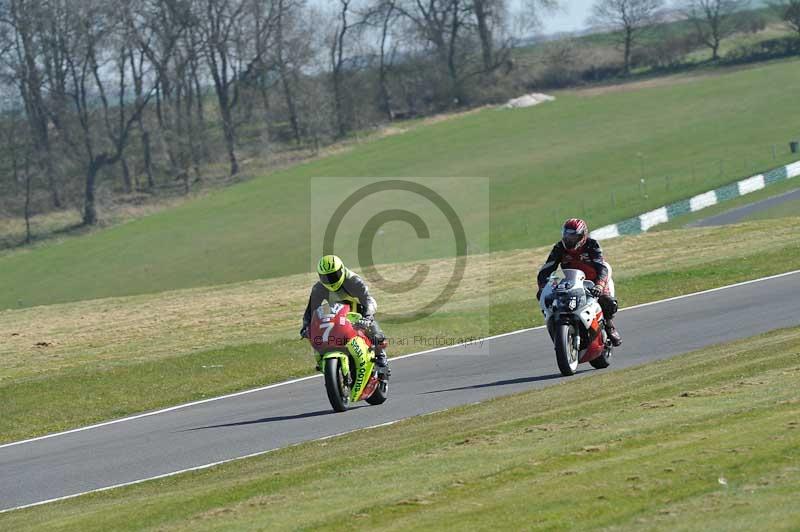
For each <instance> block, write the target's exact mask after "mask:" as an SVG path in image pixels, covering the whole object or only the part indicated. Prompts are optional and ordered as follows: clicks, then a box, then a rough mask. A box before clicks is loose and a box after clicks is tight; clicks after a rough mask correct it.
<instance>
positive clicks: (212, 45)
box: [199, 0, 246, 176]
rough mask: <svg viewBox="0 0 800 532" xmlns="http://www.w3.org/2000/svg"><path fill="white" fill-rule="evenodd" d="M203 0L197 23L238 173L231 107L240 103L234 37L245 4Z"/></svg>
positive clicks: (233, 168) (230, 156) (240, 68)
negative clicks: (198, 22)
mask: <svg viewBox="0 0 800 532" xmlns="http://www.w3.org/2000/svg"><path fill="white" fill-rule="evenodd" d="M204 4H205V6H204V10H203V13H202V15H201V16H199V20H200V21H201V22H200V26H199V27H200V32H201V36H202V42H203V45H204V53H205V58H206V62H207V65H208V69H209V71H210V73H211V78H212V80H213V82H214V92H215V94H216V95H217V105H218V107H219V114H220V118H221V119H222V133H223V136H224V137H225V148H226V150H227V152H228V160H229V162H230V174H231V175H232V176H233V175H236V174H238V173H239V162H238V160H237V159H236V124H235V123H234V120H233V110H234V108H235V107H236V105H237V104H238V103H239V85H238V79H239V76H240V75H241V74H242V72H243V70H244V68H243V66H244V65H243V64H244V58H243V57H241V55H239V54H237V52H238V51H239V50H238V49H237V41H239V42H240V39H241V35H240V32H241V29H242V25H243V24H244V21H243V18H244V14H245V13H246V12H245V5H246V4H245V2H244V0H205V2H204Z"/></svg>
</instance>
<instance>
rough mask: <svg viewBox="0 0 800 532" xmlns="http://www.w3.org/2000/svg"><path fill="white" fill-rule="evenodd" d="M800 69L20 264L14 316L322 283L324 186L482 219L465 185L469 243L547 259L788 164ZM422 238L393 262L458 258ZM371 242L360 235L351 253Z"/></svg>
mask: <svg viewBox="0 0 800 532" xmlns="http://www.w3.org/2000/svg"><path fill="white" fill-rule="evenodd" d="M798 64H800V63H799V62H798V61H796V60H795V61H782V62H774V63H769V64H764V65H759V66H757V67H753V68H746V69H735V70H726V71H721V73H713V74H703V75H699V76H676V77H674V78H669V79H662V80H658V82H657V83H653V84H652V86H651V85H648V84H646V83H645V84H644V85H643V86H637V85H632V86H625V87H622V88H619V90H617V89H615V88H603V89H592V90H587V91H567V92H561V93H558V94H557V96H558V100H557V101H555V102H552V103H548V104H546V105H543V106H540V107H535V108H531V109H525V110H515V111H499V110H495V109H485V110H483V111H480V112H476V113H469V114H467V115H465V116H462V117H458V118H454V119H451V120H446V121H442V122H440V123H436V124H434V125H429V126H425V127H417V128H413V129H412V130H410V131H408V132H406V133H404V134H401V135H395V136H389V137H385V138H382V139H379V140H374V141H370V142H367V143H364V144H361V145H358V146H356V147H354V148H352V149H350V150H349V151H345V152H343V153H340V154H337V155H333V156H330V157H327V158H325V159H322V160H319V161H316V162H313V163H309V164H304V165H301V166H297V167H295V168H292V169H289V170H286V171H282V172H278V173H274V174H271V175H267V176H264V177H262V178H259V179H255V180H253V181H250V182H247V183H244V184H241V185H238V186H234V187H231V188H229V189H226V190H224V191H220V192H218V193H214V194H211V195H209V196H207V197H203V198H200V199H197V200H195V201H192V202H189V203H187V204H185V205H183V206H180V207H177V208H175V209H170V210H168V211H165V212H161V213H158V214H154V215H152V216H149V217H146V218H143V219H139V220H136V221H132V222H129V223H125V224H122V225H120V226H116V227H113V228H110V229H107V230H103V231H98V232H95V233H92V234H89V235H86V236H81V237H75V238H66V239H64V240H63V241H61V242H57V243H53V244H44V245H39V246H36V247H34V248H31V249H26V250H21V251H13V252H6V253H4V254H2V256H0V271H2V276H0V308H14V307H30V306H34V305H43V304H50V303H58V302H67V301H76V300H85V299H95V298H101V297H108V296H121V295H131V294H144V293H155V292H161V291H164V290H171V289H179V288H189V287H198V286H210V285H218V284H222V283H234V282H240V281H246V280H252V279H261V278H270V277H279V276H282V275H287V274H292V273H299V272H305V271H308V270H309V268H310V265H311V259H310V257H309V245H308V242H309V238H310V235H311V233H312V230H313V231H315V232H317V233H318V232H320V231H322V228H320V227H313V228H312V227H310V221H309V220H310V218H311V216H310V212H309V205H310V203H311V198H310V197H309V196H310V190H311V185H310V180H311V178H314V177H321V176H334V177H342V178H344V177H354V176H368V177H389V176H419V177H433V176H444V177H447V176H456V177H455V178H451V180H450V181H448V182H446V183H445V186H446V187H447V188H448V189H449V190H448V194H449V196H448V197H449V198H455V199H456V200H457V201H461V202H463V203H465V204H466V205H467V206H469V202H470V201H472V199H473V197H474V196H473V194H472V191H471V190H469V189H468V188H466V187H459V186H458V184H457V183H456V181H455V180H456V179H457V178H458V177H465V176H476V177H485V178H488V179H489V180H490V191H489V192H490V201H489V205H488V212H487V207H486V206H485V203H479V204H476V205H475V206H474V208H472V209H467V212H468V214H467V215H466V216H464V220H463V221H464V224H465V227H466V229H467V232H468V233H470V232H472V233H478V234H475V235H474V236H475V238H478V239H479V240H486V239H488V240H489V244H488V245H489V248H490V249H491V250H493V251H498V250H509V249H518V248H523V247H529V246H535V245H542V244H545V243H546V242H548V241H551V240H553V239H554V238H555V236H556V234H557V231H558V225H559V223H560V222H561V221H562V220H563V218H565V217H567V216H571V215H580V216H585V217H586V218H588V220H589V221H590V223H591V224H592V225H593V226H595V227H597V226H600V225H603V224H606V223H612V222H615V221H618V220H621V219H624V218H626V217H629V216H632V215H636V214H638V213H640V212H643V211H645V210H648V209H650V208H653V207H657V206H660V205H663V204H664V203H666V202H669V201H672V200H676V199H679V198H683V197H686V196H689V195H692V194H695V193H698V192H702V191H705V190H707V189H709V188H713V187H715V186H717V185H720V184H722V183H726V182H730V181H733V180H735V179H738V178H741V177H743V176H746V175H750V174H751V173H753V172H754V171H756V170H759V171H760V170H764V169H766V168H769V167H772V166H776V165H778V164H781V163H783V162H786V161H788V160H789V155H788V154H787V153H786V150H785V149H784V150H783V151H782V152H781V153H780V156H779V158H778V160H773V158H772V154H771V150H770V147H771V145H772V144H777V145H779V146H785V144H786V142H787V141H788V140H789V139H791V138H793V137H794V136H795V135H796V128H795V124H796V122H797V119H798V117H800V110H798V109H797V107H796V106H794V105H791V102H790V99H789V98H790V95H791V94H792V93H793V92H792V91H793V90H794V89H796V88H797V87H798V86H800V69H798V68H797V67H798ZM637 87H638V88H637ZM720 160H722V161H724V164H723V165H722V167H720V164H719V161H720ZM641 168H644V169H645V170H644V175H645V178H646V182H647V185H646V187H647V188H646V191H645V192H646V194H647V198H646V199H645V198H644V197H643V196H642V191H641V190H640V187H639V179H640V175H641V173H642V170H641ZM667 176H669V177H670V179H669V180H667V179H665V178H666V177H667ZM332 186H334V187H335V186H336V185H332ZM612 190H613V191H614V197H613V198H612V197H611V191H612ZM477 197H481V198H482V197H483V196H482V195H480V194H479V195H477ZM314 199H315V200H320V198H319V197H315V198H314ZM322 201H324V198H323V199H322ZM481 201H483V200H481ZM487 219H488V221H489V222H490V224H489V227H490V233H489V234H487V232H486V230H485V228H486V226H487ZM407 229H408V228H407V227H395V228H392V229H391V230H389V231H388V232H389V234H390V235H391V236H393V237H395V238H393V239H391V240H390V242H391V245H387V246H384V248H383V252H384V255H383V256H382V257H381V259H382V262H398V261H405V260H417V259H423V258H427V257H430V256H433V255H436V254H439V255H440V256H442V255H445V256H446V255H447V254H451V253H452V250H449V249H438V250H433V251H432V250H429V249H420V247H419V245H418V244H419V240H418V239H416V237H413V235H412V234H409V231H408V230H407ZM359 230H360V227H356V224H354V225H353V227H349V228H347V229H346V231H345V232H344V233H343V238H345V239H347V237H348V235H349V236H351V237H353V238H354V237H355V235H357V233H358V231H359ZM347 231H350V232H349V233H348V232H347ZM481 251H485V249H484V250H481ZM314 254H316V251H315V252H314ZM347 258H348V259H350V258H352V257H347ZM351 262H352V261H351Z"/></svg>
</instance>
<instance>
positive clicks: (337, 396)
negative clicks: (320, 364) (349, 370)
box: [325, 358, 350, 412]
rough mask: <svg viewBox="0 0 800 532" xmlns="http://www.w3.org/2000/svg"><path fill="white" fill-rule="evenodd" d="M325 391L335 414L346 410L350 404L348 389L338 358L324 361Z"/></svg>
mask: <svg viewBox="0 0 800 532" xmlns="http://www.w3.org/2000/svg"><path fill="white" fill-rule="evenodd" d="M325 390H326V391H327V392H328V401H329V402H330V403H331V407H333V409H334V410H335V411H336V412H344V411H345V410H347V407H348V406H349V404H350V388H349V386H347V377H345V376H344V374H343V373H342V364H341V362H340V361H339V359H338V358H328V359H325Z"/></svg>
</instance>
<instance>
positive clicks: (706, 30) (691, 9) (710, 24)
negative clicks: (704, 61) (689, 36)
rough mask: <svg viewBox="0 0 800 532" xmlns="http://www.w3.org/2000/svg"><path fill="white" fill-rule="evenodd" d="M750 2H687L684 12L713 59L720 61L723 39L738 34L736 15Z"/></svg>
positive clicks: (721, 0) (710, 0)
mask: <svg viewBox="0 0 800 532" xmlns="http://www.w3.org/2000/svg"><path fill="white" fill-rule="evenodd" d="M749 4H750V2H749V0H685V2H684V4H683V11H684V12H685V13H686V17H687V18H688V20H689V21H691V23H692V26H693V27H694V30H695V34H696V35H697V39H698V40H699V41H700V42H702V43H703V44H705V45H706V46H707V47H709V48H710V49H711V59H712V60H713V61H716V60H717V59H719V45H720V43H721V42H722V39H724V38H726V37H728V36H730V35H732V34H733V33H735V32H736V30H737V29H738V28H737V24H736V17H735V15H736V13H737V12H739V11H742V10H743V9H745V8H747V7H748V5H749Z"/></svg>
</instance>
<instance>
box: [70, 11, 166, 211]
mask: <svg viewBox="0 0 800 532" xmlns="http://www.w3.org/2000/svg"><path fill="white" fill-rule="evenodd" d="M112 7H113V6H108V5H106V4H103V3H102V0H94V1H92V0H85V1H84V2H82V3H81V4H80V5H79V6H78V7H75V8H73V9H72V10H70V11H69V12H67V13H65V19H64V20H63V22H62V24H61V25H59V27H58V29H59V31H60V32H61V35H60V36H59V37H60V39H59V42H61V43H62V45H63V46H64V48H63V50H62V53H63V55H64V58H65V63H66V66H67V72H68V87H67V95H68V97H69V99H70V100H71V102H72V111H71V115H72V116H71V117H70V118H71V120H70V126H72V125H73V124H75V123H77V127H73V128H72V130H70V131H67V132H66V133H67V134H66V135H65V139H67V140H68V142H69V143H70V145H71V147H72V148H73V149H74V150H75V152H76V153H79V154H80V155H81V156H82V160H83V166H84V169H85V180H84V199H83V223H84V225H94V224H96V223H97V206H96V199H95V191H96V187H97V178H98V175H99V173H100V171H101V170H103V169H104V168H105V167H108V166H111V165H114V164H116V163H117V162H118V161H119V160H120V158H121V157H122V155H123V150H124V149H125V147H126V145H127V143H128V140H129V136H130V131H131V129H132V127H133V125H134V123H135V122H136V120H137V119H138V117H139V115H140V114H141V113H142V111H143V109H144V107H145V105H147V102H148V101H149V99H150V95H151V94H152V93H153V90H154V86H153V87H150V88H149V89H148V90H147V91H146V96H145V97H144V98H143V99H142V100H141V101H137V102H135V104H134V106H133V108H132V109H130V108H128V106H126V105H125V102H126V101H127V91H128V87H127V75H126V74H125V72H126V69H124V68H122V69H119V70H117V71H118V72H119V73H120V75H119V77H118V78H117V80H116V82H117V83H116V96H117V98H116V99H115V102H116V103H117V105H116V106H115V107H113V108H112V106H111V105H110V103H109V102H110V99H109V92H108V87H107V81H106V80H105V79H104V76H103V75H101V70H104V69H105V65H106V63H107V61H106V59H107V58H106V57H105V54H106V52H107V51H112V54H111V55H110V57H109V58H108V62H111V63H116V62H119V61H122V62H124V61H126V59H127V50H126V49H125V48H124V46H123V47H118V48H116V50H115V46H114V44H117V45H118V41H115V39H118V38H119V32H120V25H119V24H116V23H115V18H114V17H112V16H111V15H110V12H109V9H110V8H112ZM118 46H119V45H118ZM112 94H113V93H112ZM95 98H99V100H100V105H99V106H98V105H97V103H96V102H95V101H94V99H95ZM98 113H99V116H98ZM98 121H99V124H97V122H98ZM65 122H66V121H65ZM98 125H99V127H97V126H98ZM62 127H66V126H65V125H63V124H62Z"/></svg>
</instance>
